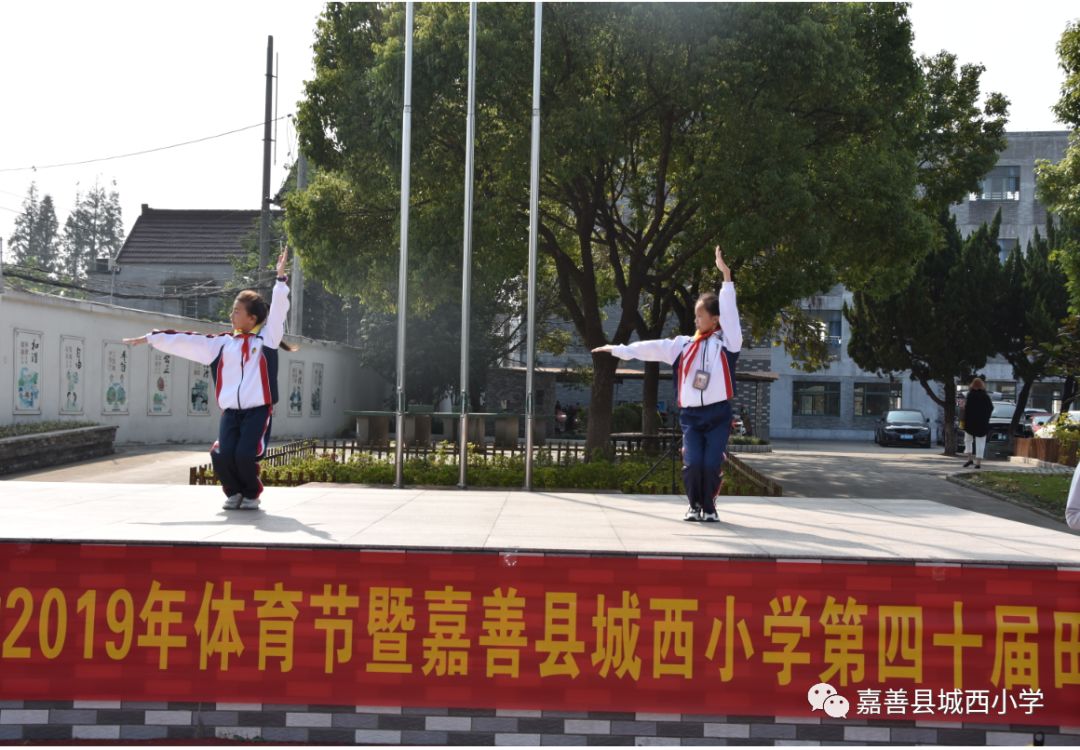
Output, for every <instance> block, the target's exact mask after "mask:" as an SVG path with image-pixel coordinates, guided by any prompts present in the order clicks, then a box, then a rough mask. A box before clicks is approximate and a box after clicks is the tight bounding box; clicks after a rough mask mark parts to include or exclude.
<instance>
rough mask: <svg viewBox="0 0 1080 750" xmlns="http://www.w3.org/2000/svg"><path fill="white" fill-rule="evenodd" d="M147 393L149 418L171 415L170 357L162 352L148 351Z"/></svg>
mask: <svg viewBox="0 0 1080 750" xmlns="http://www.w3.org/2000/svg"><path fill="white" fill-rule="evenodd" d="M148 385H149V387H148V389H147V391H148V392H149V393H150V398H149V399H147V401H146V413H147V414H148V415H149V416H152V417H153V416H162V417H164V416H169V415H170V414H172V356H171V355H168V354H163V353H162V352H159V351H156V350H151V351H150V382H149V384H148Z"/></svg>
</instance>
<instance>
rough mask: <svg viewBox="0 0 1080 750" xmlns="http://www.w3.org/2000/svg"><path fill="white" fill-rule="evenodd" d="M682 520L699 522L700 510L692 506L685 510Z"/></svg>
mask: <svg viewBox="0 0 1080 750" xmlns="http://www.w3.org/2000/svg"><path fill="white" fill-rule="evenodd" d="M682 520H684V521H700V520H701V509H700V508H695V507H693V506H691V507H689V508H687V509H686V513H685V514H683V517H682Z"/></svg>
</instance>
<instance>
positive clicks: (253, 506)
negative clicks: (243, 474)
mask: <svg viewBox="0 0 1080 750" xmlns="http://www.w3.org/2000/svg"><path fill="white" fill-rule="evenodd" d="M258 509H259V498H257V497H245V498H244V499H243V500H241V501H240V510H258Z"/></svg>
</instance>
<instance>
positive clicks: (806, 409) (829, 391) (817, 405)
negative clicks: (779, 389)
mask: <svg viewBox="0 0 1080 750" xmlns="http://www.w3.org/2000/svg"><path fill="white" fill-rule="evenodd" d="M793 393H794V399H793V403H792V408H791V413H792V415H793V416H796V417H839V416H840V383H839V381H829V382H821V381H807V380H803V381H795V387H794V391H793Z"/></svg>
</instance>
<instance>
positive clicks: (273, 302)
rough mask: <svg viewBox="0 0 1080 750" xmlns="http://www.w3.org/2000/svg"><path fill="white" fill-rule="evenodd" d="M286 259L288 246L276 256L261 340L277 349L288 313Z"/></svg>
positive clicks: (283, 334)
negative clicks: (274, 279)
mask: <svg viewBox="0 0 1080 750" xmlns="http://www.w3.org/2000/svg"><path fill="white" fill-rule="evenodd" d="M288 259H289V248H288V247H284V248H282V249H281V255H279V256H278V263H277V281H276V282H274V292H273V296H271V298H270V312H268V313H267V314H266V325H264V326H263V342H264V343H265V344H266V345H267V346H268V347H270V348H271V349H277V348H278V346H280V345H281V339H282V338H283V337H284V336H285V318H286V316H288V314H289V283H288V281H286V280H285V264H286V262H287V261H288Z"/></svg>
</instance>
